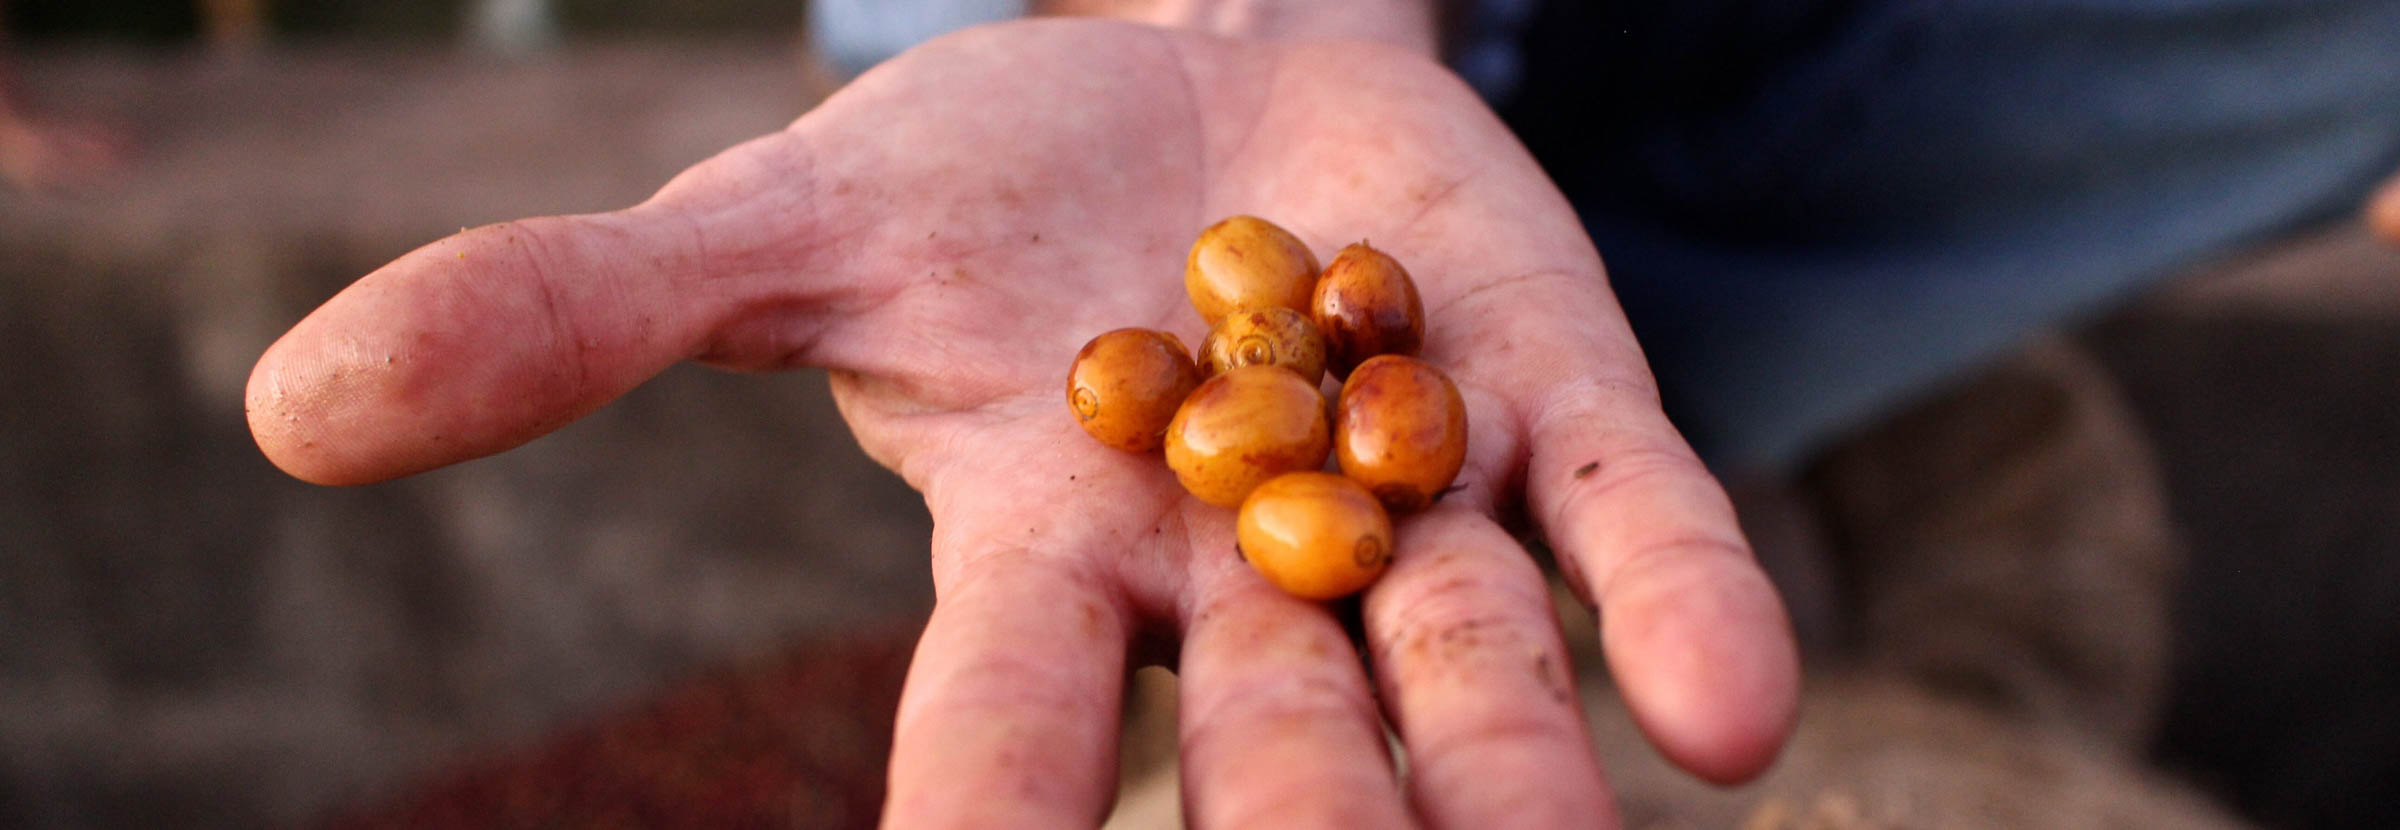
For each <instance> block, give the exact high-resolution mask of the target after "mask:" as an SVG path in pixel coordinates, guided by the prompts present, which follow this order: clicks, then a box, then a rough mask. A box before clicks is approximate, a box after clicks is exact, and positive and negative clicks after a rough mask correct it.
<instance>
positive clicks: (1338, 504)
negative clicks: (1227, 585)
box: [1234, 472, 1392, 600]
mask: <svg viewBox="0 0 2400 830" xmlns="http://www.w3.org/2000/svg"><path fill="white" fill-rule="evenodd" d="M1234 539H1235V541H1236V543H1237V544H1239V545H1241V551H1242V558H1243V559H1247V560H1249V561H1250V567H1252V568H1254V569H1256V570H1257V571H1258V574H1259V575H1260V576H1263V577H1266V578H1267V581H1268V582H1271V583H1274V585H1275V587H1277V588H1281V589H1283V590H1284V592H1285V593H1288V594H1291V595H1292V596H1296V597H1300V598H1302V599H1312V600H1327V599H1335V598H1337V597H1345V596H1349V595H1351V594H1354V593H1357V592H1358V591H1359V590H1360V589H1363V588H1365V587H1367V585H1368V584H1369V583H1372V582H1374V581H1375V578H1376V577H1378V576H1381V575H1383V568H1384V566H1385V565H1388V564H1390V563H1391V561H1392V520H1391V517H1389V516H1386V515H1385V514H1384V512H1383V506H1382V505H1380V504H1377V503H1376V501H1375V497H1374V496H1373V495H1372V494H1369V493H1368V492H1367V490H1366V488H1364V487H1360V486H1358V482H1355V481H1351V480H1349V479H1346V478H1343V477H1341V476H1337V475H1333V474H1331V473H1318V472H1300V473H1286V474H1284V475H1281V476H1277V477H1275V478H1274V479H1271V480H1269V481H1268V482H1267V483H1265V484H1261V485H1259V486H1258V489H1256V490H1253V491H1251V492H1250V497H1249V498H1248V499H1245V500H1243V501H1242V513H1241V516H1240V517H1239V518H1238V519H1236V520H1235V523H1234Z"/></svg>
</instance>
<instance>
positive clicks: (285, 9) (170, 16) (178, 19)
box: [0, 0, 805, 41]
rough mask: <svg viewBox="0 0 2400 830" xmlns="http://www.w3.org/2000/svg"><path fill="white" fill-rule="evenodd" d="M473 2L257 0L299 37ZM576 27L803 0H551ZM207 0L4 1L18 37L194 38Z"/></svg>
mask: <svg viewBox="0 0 2400 830" xmlns="http://www.w3.org/2000/svg"><path fill="white" fill-rule="evenodd" d="M474 1H475V0H409V2H397V3H395V2H380V1H379V0H258V2H259V4H260V6H261V7H262V8H263V10H264V12H265V15H266V22H267V27H268V30H269V31H270V32H272V33H274V34H275V35H281V36H296V37H318V36H342V37H369V38H375V37H401V38H415V37H439V36H447V35H451V34H455V33H457V32H458V31H459V30H460V29H461V28H462V25H461V22H462V20H463V19H464V18H465V16H466V15H467V13H468V7H469V4H470V3H472V2H474ZM550 4H551V12H552V14H553V15H554V16H555V17H556V18H557V20H558V23H559V28H560V29H561V30H562V31H564V32H566V33H567V34H569V35H570V36H572V35H576V34H600V35H631V34H655V33H672V34H727V35H738V34H748V33H775V32H790V31H794V30H796V29H797V28H798V27H799V25H800V19H801V12H802V9H803V7H804V5H805V4H804V2H803V0H550ZM202 5H203V0H0V31H5V32H6V33H7V36H9V37H11V38H16V39H25V40H40V39H71V40H84V39H105V40H131V41H176V40H187V39H191V38H193V37H196V36H198V34H199V33H200V31H201V28H202V26H201V23H202V21H201V14H202V12H201V6H202Z"/></svg>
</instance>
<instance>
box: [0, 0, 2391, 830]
mask: <svg viewBox="0 0 2400 830" xmlns="http://www.w3.org/2000/svg"><path fill="white" fill-rule="evenodd" d="M851 5H859V6H861V7H865V6H866V5H869V4H864V3H854V4H851ZM821 11H822V10H821V9H820V10H812V9H809V8H807V7H806V4H804V3H802V2H799V0H710V2H673V1H672V0H555V1H554V2H550V3H546V4H537V3H519V2H512V0H475V2H468V1H467V0H453V1H452V2H440V1H438V0H436V1H434V2H412V3H359V2H349V1H348V0H0V100H5V102H6V104H5V111H6V114H5V115H0V147H6V148H9V149H8V150H7V152H5V153H0V158H5V159H6V160H7V163H6V165H5V172H6V173H7V176H8V179H7V182H8V183H7V184H6V185H0V380H4V381H5V387H4V388H5V392H4V393H0V827H45V828H46V827H128V826H242V827H247V826H261V825H310V826H314V825H324V824H330V825H334V826H409V825H417V826H422V825H427V824H444V823H460V822H463V823H470V824H481V825H490V826H535V825H539V826H593V825H610V826H655V825H660V824H685V825H702V826H728V825H730V826H753V825H755V826H802V827H854V826H863V825H867V824H871V823H872V820H873V816H874V814H875V810H876V808H877V805H878V804H879V802H880V795H881V786H882V762H883V758H882V755H883V752H884V751H885V749H884V747H885V744H886V742H887V741H888V735H887V733H888V731H889V728H890V717H891V712H892V709H893V706H894V702H895V701H896V696H897V691H898V687H899V679H900V676H901V673H902V671H903V670H904V668H905V664H906V659H907V654H908V651H909V649H910V648H911V647H912V645H913V642H914V637H915V633H916V630H917V627H918V626H919V625H920V624H921V622H922V620H923V618H924V615H925V613H926V611H927V610H928V609H929V607H930V603H931V597H930V591H929V587H928V585H927V581H926V577H925V572H924V558H923V557H924V555H925V551H924V547H925V542H926V538H927V534H928V532H929V528H928V522H927V519H926V517H925V515H924V511H923V508H922V505H921V504H920V503H919V501H918V500H917V498H916V497H915V495H914V494H913V493H911V492H910V491H909V490H908V489H907V488H906V487H905V486H903V485H902V484H900V483H899V481H898V480H897V479H896V478H894V477H893V476H891V475H889V474H888V473H886V472H885V471H883V470H882V469H880V468H878V467H876V466H875V465H873V464H872V463H871V462H869V461H868V460H866V459H865V458H864V457H863V456H862V455H861V454H860V453H859V451H858V450H857V449H856V447H855V445H854V444H853V443H852V442H851V440H850V438H849V436H848V433H847V431H846V429H845V428H844V427H843V426H842V424H841V422H840V420H839V418H838V416H837V415H836V414H835V412H834V409H833V407H832V405H831V402H830V400H829V398H828V397H827V394H826V392H825V385H824V380H823V378H822V376H821V375H818V374H816V373H813V372H795V373H789V374H784V375H776V376H739V375H732V374H726V373H720V372H713V371H709V370H704V369H698V368H693V367H680V368H677V369H674V370H672V371H670V372H668V373H667V374H666V375H665V376H664V377H662V378H660V379H659V380H658V381H656V382H653V383H651V384H649V385H647V386H645V387H643V388H641V389H640V390H637V391H636V392H634V393H633V394H631V395H629V396H627V397H626V398H625V399H623V400H622V401H619V402H618V403H616V404H614V405H611V406H610V407H608V408H606V409H604V410H602V411H601V412H599V413H598V414H596V415H594V416H592V417H590V418H588V419H586V420H584V421H582V422H580V423H578V424H576V425H574V426H571V427H568V428H567V429H565V430H562V431H560V432H559V433H557V434H555V435H553V436H550V437H548V438H544V439H542V440H540V441H537V442H534V443H533V444H531V445H529V446H527V447H524V448H522V449H519V450H516V451H513V452H510V453H507V454H504V455H501V456H497V457H494V458H490V459H485V460H482V461H477V462H473V463H470V464H466V465H462V466H459V467H457V468H454V469H449V470H444V471H440V472H436V473H432V474H428V475H424V476H419V477H416V478H413V479H409V480H406V481H400V482H394V483H390V484H385V485H377V486H371V487H360V488H347V489H327V488H318V487H313V486H309V485H305V484H302V483H300V482H297V481H295V480H292V479H289V478H287V477H285V476H283V475H282V474H280V473H279V472H277V471H276V470H274V469H273V468H272V467H271V466H269V465H268V464H267V463H266V461H265V460H264V459H263V458H261V457H260V456H259V454H258V453H257V451H256V449H255V448H254V446H253V445H252V444H251V442H250V440H249V437H248V433H247V430H246V428H245V427H244V424H243V417H242V411H241V406H242V394H241V392H242V386H243V383H244V381H245V379H246V377H247V375H248V371H249V368H250V365H251V363H252V361H253V360H254V359H255V358H256V357H257V355H258V354H259V353H260V352H261V351H262V350H264V349H265V347H266V346H267V344H269V343H270V342H272V341H273V339H274V338H275V337H276V336H278V335H279V334H280V333H281V332H282V331H283V330H284V329H285V328H287V327H288V326H290V325H291V324H292V323H293V322H295V321H296V320H298V319H299V317H300V316H301V315H303V314H305V313H306V312H307V311H308V310H309V309H310V308H312V307H314V306H315V305H316V304H317V303H319V302H321V301H323V300H324V299H325V298H326V297H328V296H330V295H331V294H332V293H333V292H335V291H337V290H339V289H340V288H341V287H342V286H343V285H345V284H347V283H348V282H349V281H351V280H353V279H355V278H357V277H358V276H360V275H362V274H365V273H366V272H367V271H369V270H371V269H373V268H374V267H376V266H378V265H380V264H382V263H383V262H385V261H388V260H390V259H392V258H394V257H396V256H398V255H400V254H402V253H405V252H406V251H408V250H410V249H411V248H414V247H416V246H417V245H420V244H423V243H425V242H427V241H430V240H433V239H435V238H438V237H440V236H442V235H444V234H446V233H449V232H452V231H455V230H457V229H458V228H460V227H462V226H473V225H478V224H483V223H487V222H494V221H500V220H506V219H512V218H518V217H522V216H529V215H537V214H550V213H568V212H584V211H593V210H604V209H610V208H615V207H619V206H623V205H626V204H630V203H632V202H635V201H638V200H640V199H641V198H643V197H645V196H647V195H648V194H649V192H650V191H651V190H652V189H654V188H655V187H656V186H658V185H659V184H660V183H663V182H664V181H666V180H667V179H668V178H669V177H670V176H671V175H672V174H674V173H675V172H676V171H678V170H680V169H682V168H683V167H685V166H686V165H689V164H691V163H694V162H697V161H699V160H701V159H703V158H706V157H707V156H709V155H710V154H712V153H714V152H715V151H717V150H719V149H721V148H723V147H725V146H728V145H731V144H733V143H735V142H737V141H740V140H742V139H745V138H748V137H751V136H754V135H757V134H760V133H763V132H767V131H771V130H774V129H777V128H779V127H781V126H782V125H784V124H785V123H788V122H789V121H790V120H791V119H792V118H794V117H796V116H798V115H799V114H800V113H802V112H804V111H805V110H806V109H807V108H808V107H809V106H811V105H812V104H813V103H814V102H815V101H817V100H818V99H820V98H821V97H822V96H824V95H825V94H827V93H828V92H829V91H830V90H831V89H832V88H833V87H834V86H835V85H836V83H837V81H836V80H835V79H837V78H839V77H840V76H841V73H842V71H843V69H844V68H855V66H856V64H857V62H858V60H859V59H858V58H857V57H856V56H845V55H817V54H813V53H812V52H811V51H810V50H809V49H808V48H807V47H806V46H805V44H806V43H807V39H806V38H805V37H803V30H804V28H805V27H806V26H808V25H809V21H810V20H811V18H812V17H813V16H814V15H815V14H818V13H821ZM886 22H887V23H889V25H890V27H891V31H892V32H894V33H895V34H893V35H891V36H892V37H893V38H896V39H902V40H905V39H906V38H907V37H908V36H909V35H908V34H907V33H908V32H909V31H910V30H911V27H913V26H918V25H920V22H916V21H907V20H891V21H886ZM2395 277H2400V255H2396V254H2394V253H2393V252H2391V251H2390V250H2388V249H2384V248H2380V247H2378V246H2376V245H2375V244H2374V243H2373V242H2372V241H2370V240H2369V239H2368V238H2367V236H2366V235H2365V234H2364V233H2362V232H2360V231H2358V230H2356V229H2354V228H2351V227H2349V226H2348V225H2344V226H2342V227H2337V228H2329V229H2324V230H2321V231H2318V232H2315V233H2312V234H2310V235H2308V236H2307V237H2306V238H2304V239H2298V240H2279V241H2277V242H2275V243H2274V244H2271V245H2266V246H2262V247H2261V248H2260V249H2258V250H2255V251H2250V252H2244V253H2243V254H2241V255H2240V256H2236V257H2231V258H2229V259H2227V260H2226V261H2225V262H2224V263H2222V264H2220V265H2218V266H2214V267H2211V268H2209V269H2204V270H2203V271H2201V272H2199V273H2196V274H2194V275H2193V276H2191V277H2190V278H2189V279H2185V280H2182V281H2179V282H2178V283H2176V284H2175V285H2172V286H2169V287H2168V288H2166V289H2164V290H2162V291H2159V292H2155V293H2154V294H2153V295H2152V296H2150V297H2147V298H2145V299H2143V300H2142V301H2140V302H2138V303H2137V304H2135V305H2134V306H2133V307H2131V308H2129V309H2124V310H2121V311H2118V312H2116V313H2114V314H2112V315H2110V316H2108V317H2106V318H2104V319H2099V320H2093V321H2090V322H2089V324H2088V325H2087V326H2085V327H2084V328H2083V329H2081V330H2080V331H2079V332H2078V334H2077V337H2078V338H2079V339H2081V340H2082V341H2084V342H2085V343H2087V344H2088V345H2090V346H2091V347H2092V349H2093V351H2094V352H2095V353H2096V354H2098V355H2100V356H2101V358H2102V360H2103V361H2104V362H2105V363H2106V365H2107V368H2108V370H2109V371H2110V372H2111V373H2113V374H2114V375H2116V376H2117V379H2118V380H2119V381H2121V382H2122V384H2123V386H2124V388H2125V389H2126V391H2127V394H2128V395H2129V396H2130V398H2131V401H2132V403H2133V405H2134V408H2135V409H2136V410H2137V412H2138V414H2139V415H2140V416H2141V419H2142V422H2143V424H2144V425H2145V428H2146V429H2147V431H2148V432H2149V433H2150V435H2151V437H2152V438H2153V439H2154V440H2155V441H2156V443H2157V447H2158V452H2159V453H2160V455H2161V457H2162V460H2163V462H2164V465H2165V469H2166V473H2167V482H2168V485H2169V490H2170V492H2169V496H2170V502H2171V508H2172V511H2173V514H2174V516H2175V518H2176V521H2177V523H2178V525H2179V526H2180V528H2181V529H2182V531H2183V532H2184V533H2185V535H2186V537H2187V540H2188V541H2189V542H2190V543H2191V551H2190V554H2189V555H2190V560H2189V563H2188V565H2187V568H2186V573H2185V574H2184V576H2183V577H2182V583H2181V587H2180V588H2179V589H2178V592H2177V599H2176V608H2175V614H2176V633H2177V636H2176V640H2175V671H2174V677H2173V681H2172V686H2171V689H2170V699H2169V702H2168V705H2167V709H2166V716H2165V718H2166V720H2165V723H2164V724H2163V726H2162V727H2161V732H2160V738H2159V739H2158V741H2157V742H2156V744H2155V745H2154V746H2153V747H2151V748H2150V750H2149V754H2150V757H2151V758H2152V759H2153V760H2156V761H2158V762H2159V763H2160V764H2161V765H2162V766H2163V767H2164V768H2166V769H2168V770H2170V771H2172V773H2173V774H2174V775H2176V776H2179V777H2181V778H2183V779H2185V780H2188V781H2190V782H2192V783H2193V784H2195V785H2196V786H2198V787H2199V788H2200V789H2201V790H2203V791H2204V792H2206V793H2207V794H2208V795H2209V796H2210V797H2212V798H2215V799H2217V800H2219V801H2220V802H2221V803H2223V804H2226V805H2230V806H2231V807H2232V808H2234V809H2236V810H2238V811H2239V812H2240V813H2241V814H2242V815H2244V816H2245V817H2247V818H2248V819H2249V820H2252V821H2256V822H2259V823H2261V824H2264V825H2269V826H2288V827H2315V826H2371V825H2373V824H2375V823H2377V822H2381V821H2387V820H2400V815H2396V814H2395V812H2394V811H2395V809H2396V808H2395V807H2394V805H2393V804H2392V803H2391V801H2390V798H2389V794H2390V793H2392V792H2400V716H2395V715H2393V714H2392V708H2393V705H2394V703H2395V702H2396V701H2400V523H2395V522H2394V521H2393V520H2392V519H2393V516H2394V515H2395V514H2396V513H2400V384H2395V383H2394V379H2395V378H2400V287H2396V286H2400V279H2395Z"/></svg>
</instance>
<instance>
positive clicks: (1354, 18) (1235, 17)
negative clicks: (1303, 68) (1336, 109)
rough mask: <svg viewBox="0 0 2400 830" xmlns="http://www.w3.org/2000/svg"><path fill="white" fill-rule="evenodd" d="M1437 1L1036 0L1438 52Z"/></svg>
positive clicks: (1129, 16) (1287, 36) (1187, 23)
mask: <svg viewBox="0 0 2400 830" xmlns="http://www.w3.org/2000/svg"><path fill="white" fill-rule="evenodd" d="M1440 5H1441V3H1439V2H1437V0H1035V2H1034V3H1033V11H1034V12H1035V13H1037V14H1064V15H1091V16H1099V17H1115V18H1119V19H1123V20H1133V21H1137V22H1142V23H1150V24H1153V25H1159V26H1173V27H1176V28H1183V29H1193V30H1197V31H1203V32H1208V33H1211V34H1218V35H1225V36H1229V37H1239V38H1245V39H1254V40H1368V41H1377V42H1382V43H1388V44H1392V45H1394V46H1399V47H1402V48H1406V49H1409V50H1411V51H1415V52H1417V53H1418V54H1421V55H1428V56H1430V55H1433V54H1434V50H1435V49H1436V48H1437V47H1438V45H1439V44H1440V42H1441V40H1440V38H1439V36H1438V32H1439V26H1438V23H1439V20H1440V12H1439V10H1438V8H1437V7H1438V6H1440Z"/></svg>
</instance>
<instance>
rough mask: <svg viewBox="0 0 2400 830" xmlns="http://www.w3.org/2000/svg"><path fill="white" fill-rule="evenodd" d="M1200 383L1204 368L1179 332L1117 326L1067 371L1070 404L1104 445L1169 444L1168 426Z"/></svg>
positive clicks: (1148, 447) (1146, 447) (1141, 447)
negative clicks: (1199, 364) (1201, 371)
mask: <svg viewBox="0 0 2400 830" xmlns="http://www.w3.org/2000/svg"><path fill="white" fill-rule="evenodd" d="M1199 385H1200V367H1199V366H1197V365H1195V364H1193V363H1192V356H1191V352H1189V351H1187V350H1185V349H1184V346H1183V341H1182V340H1178V339H1176V337H1175V335H1172V334H1168V333H1166V332H1163V331H1152V330H1150V329H1117V330H1116V331H1112V332H1108V333H1105V334H1102V335H1100V336H1099V337H1094V338H1092V341H1091V342H1089V343H1085V344H1083V351H1080V352H1076V353H1075V366H1074V368H1072V369H1069V370H1068V371H1067V406H1069V407H1071V408H1073V409H1074V411H1075V421H1076V423H1080V424H1082V425H1083V431H1084V432H1088V433H1091V435H1092V437H1093V438H1097V439H1100V443H1103V444H1107V445H1109V446H1111V447H1115V448H1117V449H1120V450H1124V451H1126V452H1150V451H1152V450H1155V449H1158V448H1159V445H1160V444H1162V443H1164V442H1165V438H1166V432H1167V424H1168V423H1169V422H1171V421H1173V420H1174V418H1175V410H1176V409H1177V408H1178V407H1181V406H1182V405H1183V399H1184V398H1185V397H1186V396H1188V395H1190V394H1191V392H1192V389H1193V388H1194V387H1197V386H1199Z"/></svg>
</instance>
